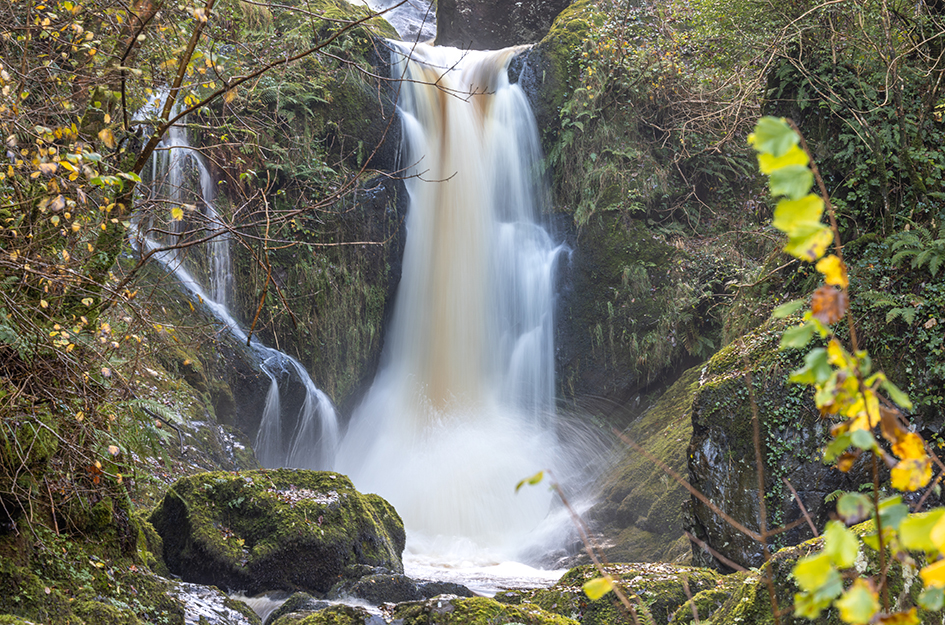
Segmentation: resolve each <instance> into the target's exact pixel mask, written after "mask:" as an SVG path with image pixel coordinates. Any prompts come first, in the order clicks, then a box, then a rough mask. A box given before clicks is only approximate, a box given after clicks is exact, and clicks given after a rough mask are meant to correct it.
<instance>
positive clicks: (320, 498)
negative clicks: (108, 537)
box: [150, 469, 405, 593]
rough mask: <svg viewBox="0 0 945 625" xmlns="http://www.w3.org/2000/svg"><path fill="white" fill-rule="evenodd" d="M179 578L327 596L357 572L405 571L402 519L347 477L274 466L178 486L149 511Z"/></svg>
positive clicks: (245, 588) (197, 477)
mask: <svg viewBox="0 0 945 625" xmlns="http://www.w3.org/2000/svg"><path fill="white" fill-rule="evenodd" d="M150 520H151V523H153V525H154V527H155V529H156V530H157V531H158V533H159V534H160V535H161V538H162V539H163V543H164V554H163V555H164V561H165V562H166V563H167V566H168V569H169V570H170V571H171V572H172V573H174V574H176V575H180V576H181V578H182V579H183V580H184V581H188V582H194V583H199V584H212V585H216V586H220V587H221V588H227V589H230V590H243V591H246V592H248V593H256V592H261V591H265V590H290V591H291V590H305V591H308V592H314V593H325V592H327V591H328V590H329V589H331V587H332V586H333V585H335V584H336V583H338V582H341V581H343V580H346V579H357V578H358V577H360V576H361V571H362V569H363V566H361V565H368V566H370V567H383V568H384V569H387V570H389V571H393V572H397V573H400V572H403V564H402V561H401V554H402V553H403V549H404V540H405V535H404V529H403V522H402V521H401V520H400V517H399V516H398V515H397V513H396V512H395V511H394V509H393V507H392V506H391V505H390V504H388V503H387V502H386V501H384V500H383V499H381V498H380V497H378V496H377V495H362V494H361V493H358V492H357V491H356V490H355V489H354V487H353V486H352V484H351V482H350V480H348V478H346V477H345V476H343V475H339V474H337V473H332V472H317V471H301V470H290V469H279V470H275V471H249V472H246V473H242V474H230V473H222V472H218V473H202V474H198V475H194V476H191V477H186V478H183V479H180V480H178V481H177V482H175V483H174V485H173V486H172V487H171V488H170V489H169V490H168V494H167V495H166V496H165V497H164V500H163V501H162V502H161V504H160V505H159V506H158V507H157V508H156V509H155V511H154V513H153V514H152V515H151V519H150Z"/></svg>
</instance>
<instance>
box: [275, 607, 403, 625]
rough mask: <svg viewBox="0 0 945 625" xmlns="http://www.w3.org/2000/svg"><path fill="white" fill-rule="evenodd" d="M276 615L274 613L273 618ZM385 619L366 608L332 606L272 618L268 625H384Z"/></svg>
mask: <svg viewBox="0 0 945 625" xmlns="http://www.w3.org/2000/svg"><path fill="white" fill-rule="evenodd" d="M275 616H276V613H273V617H275ZM384 623H386V621H384V619H382V618H380V617H379V616H375V615H373V614H371V613H370V612H368V611H367V610H365V609H364V608H361V607H357V606H350V605H332V606H329V607H326V608H325V609H323V610H318V611H316V612H310V611H300V612H289V613H284V614H281V615H280V616H278V617H277V618H272V617H270V619H269V620H268V621H267V622H266V625H383V624H384Z"/></svg>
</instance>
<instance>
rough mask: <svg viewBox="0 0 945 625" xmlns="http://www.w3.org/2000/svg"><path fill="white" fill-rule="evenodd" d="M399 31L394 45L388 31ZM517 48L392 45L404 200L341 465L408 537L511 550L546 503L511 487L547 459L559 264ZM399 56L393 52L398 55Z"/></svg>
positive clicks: (415, 542) (551, 442)
mask: <svg viewBox="0 0 945 625" xmlns="http://www.w3.org/2000/svg"><path fill="white" fill-rule="evenodd" d="M393 45H395V46H396V45H398V44H393ZM517 51H518V50H517V49H508V50H500V51H494V52H469V51H461V50H456V49H451V48H442V47H436V48H434V47H430V46H426V45H417V46H415V47H414V48H413V49H412V50H411V48H408V47H407V46H403V47H399V48H397V49H395V51H394V56H395V61H396V62H395V63H394V66H395V70H394V71H395V78H400V77H401V76H403V77H404V78H405V80H404V81H403V82H401V83H400V89H401V93H400V107H399V108H400V115H401V120H402V125H403V136H404V146H403V150H402V159H403V163H402V164H403V165H404V166H406V167H407V170H406V175H407V180H406V187H407V191H408V194H409V200H410V205H409V209H408V215H407V224H406V225H407V240H406V246H405V250H404V258H403V275H402V278H401V282H400V285H399V287H398V293H397V299H396V302H395V308H394V313H393V317H392V321H391V326H390V328H389V330H388V333H387V335H386V339H385V346H384V353H383V356H382V362H381V367H380V370H379V373H378V375H377V377H376V379H375V381H374V383H373V384H372V386H371V388H370V390H369V391H368V393H367V394H366V396H365V399H364V400H363V402H362V403H361V405H360V406H359V407H358V408H357V409H356V411H355V413H354V415H353V417H352V422H351V424H350V426H349V429H348V432H347V433H346V435H345V437H344V439H343V441H342V445H341V449H340V451H339V454H338V462H337V467H338V469H339V470H340V471H342V472H344V473H347V474H348V475H350V476H351V478H352V479H353V481H354V483H355V484H357V485H358V488H359V489H361V490H364V491H368V492H377V493H379V494H380V495H381V496H383V497H385V498H387V499H388V500H389V501H391V503H393V505H394V507H395V508H396V509H397V511H398V512H399V513H400V514H401V516H402V517H403V518H404V523H405V527H406V528H407V532H408V550H409V551H411V552H413V553H422V554H429V555H432V556H434V557H441V558H444V559H447V560H452V561H456V559H457V558H474V559H485V560H490V559H493V560H494V559H496V558H498V559H503V558H510V557H512V558H514V557H515V555H514V554H515V553H516V551H517V549H519V548H521V547H522V544H523V543H522V541H523V539H524V537H525V536H526V535H527V534H528V533H529V532H530V531H531V530H532V529H533V528H534V527H535V526H536V525H537V524H538V523H539V522H540V521H541V519H542V518H543V517H544V516H545V515H546V513H547V512H548V507H549V504H550V494H549V492H548V490H547V488H544V487H541V488H537V489H536V488H531V489H522V491H520V492H519V493H518V494H516V493H515V485H516V483H517V482H518V481H519V480H521V479H522V478H525V477H529V476H531V475H532V474H534V473H536V472H537V471H539V470H541V469H546V468H553V467H554V466H555V464H556V462H557V458H556V455H557V452H556V450H557V448H558V445H557V440H556V437H555V434H554V428H555V415H554V406H555V401H554V365H553V339H552V333H553V323H552V321H553V320H552V308H553V297H554V293H553V280H554V278H553V276H554V273H555V264H556V260H557V257H558V254H559V251H560V247H559V246H557V245H555V243H554V242H553V241H552V239H551V237H550V236H549V234H548V233H547V232H546V231H545V230H544V229H543V228H542V227H541V226H540V225H539V224H538V222H537V217H538V214H539V213H540V211H541V209H542V208H543V204H544V203H545V202H546V201H547V189H546V186H545V184H544V181H543V179H542V176H541V175H540V159H541V152H540V146H539V142H538V133H537V128H536V125H535V120H534V117H533V115H532V113H531V110H530V108H529V106H528V103H527V101H526V99H525V96H524V94H523V93H522V91H521V89H520V88H519V87H518V86H517V85H514V84H509V81H508V78H507V71H508V70H507V68H508V64H509V62H510V60H511V59H512V57H513V56H514V55H515V54H516V52H517ZM398 59H399V60H398Z"/></svg>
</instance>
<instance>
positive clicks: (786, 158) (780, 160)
mask: <svg viewBox="0 0 945 625" xmlns="http://www.w3.org/2000/svg"><path fill="white" fill-rule="evenodd" d="M808 162H809V159H808V158H807V153H806V152H804V150H802V149H801V148H799V147H798V146H796V145H795V146H792V147H791V149H790V150H788V151H787V152H785V153H784V154H782V155H781V156H774V155H773V154H769V153H767V152H762V153H760V154H758V168H759V169H760V170H761V173H763V174H770V173H771V172H773V171H774V170H776V169H781V168H782V167H787V166H788V165H807V163H808Z"/></svg>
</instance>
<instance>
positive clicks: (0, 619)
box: [0, 614, 36, 625]
mask: <svg viewBox="0 0 945 625" xmlns="http://www.w3.org/2000/svg"><path fill="white" fill-rule="evenodd" d="M0 625H36V623H34V622H33V621H27V620H26V619H22V618H20V617H19V616H13V615H12V614H0Z"/></svg>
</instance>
